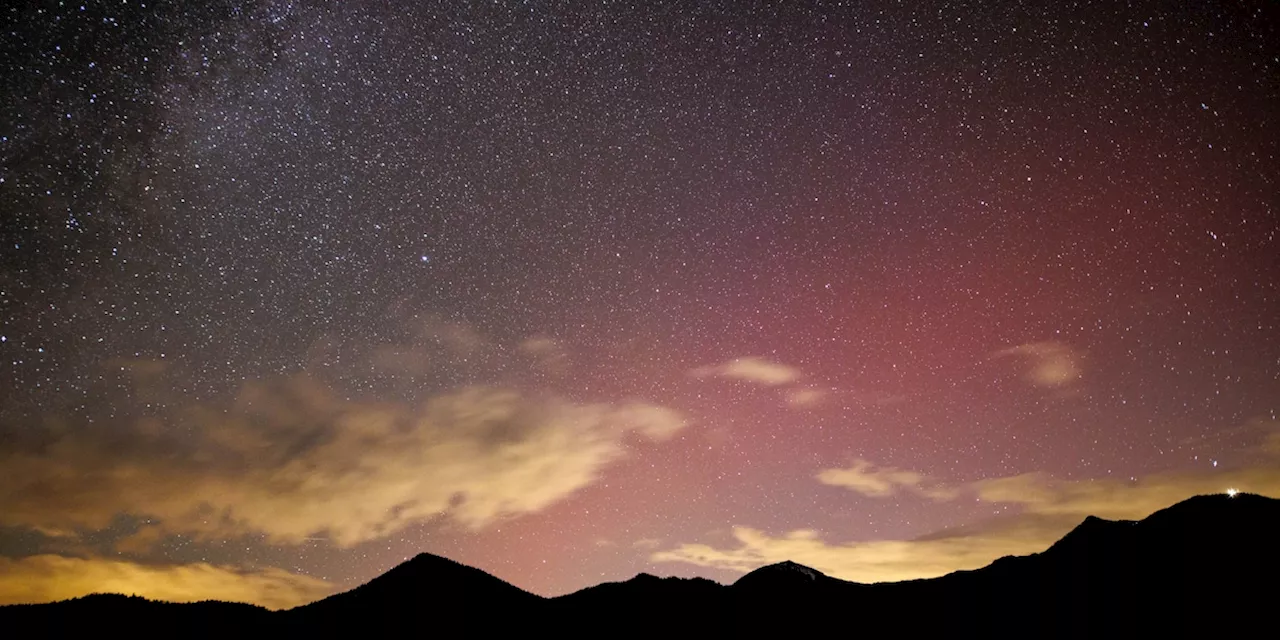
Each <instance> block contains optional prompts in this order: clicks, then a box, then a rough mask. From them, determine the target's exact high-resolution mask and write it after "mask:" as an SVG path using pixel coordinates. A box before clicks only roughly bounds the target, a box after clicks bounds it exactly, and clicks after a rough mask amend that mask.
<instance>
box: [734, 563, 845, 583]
mask: <svg viewBox="0 0 1280 640" xmlns="http://www.w3.org/2000/svg"><path fill="white" fill-rule="evenodd" d="M826 580H829V578H828V577H827V575H826V574H825V573H822V572H821V571H818V570H817V569H813V568H811V567H806V566H804V565H802V564H800V563H798V562H792V561H790V560H784V561H782V562H777V563H774V564H769V565H765V566H763V567H760V568H759V569H756V570H754V571H752V572H750V573H748V574H747V575H745V576H742V577H741V578H738V581H737V582H735V583H733V584H734V586H747V587H753V588H754V587H755V586H757V585H777V584H787V585H794V586H799V585H803V584H808V583H816V582H820V581H826Z"/></svg>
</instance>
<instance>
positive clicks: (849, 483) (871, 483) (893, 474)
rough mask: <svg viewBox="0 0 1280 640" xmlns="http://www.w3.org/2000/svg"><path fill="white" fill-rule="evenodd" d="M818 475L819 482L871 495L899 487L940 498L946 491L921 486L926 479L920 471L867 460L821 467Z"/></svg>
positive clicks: (883, 495)
mask: <svg viewBox="0 0 1280 640" xmlns="http://www.w3.org/2000/svg"><path fill="white" fill-rule="evenodd" d="M817 478H818V482H821V483H822V484H826V485H831V486H833V487H844V488H846V489H849V490H852V491H855V492H857V493H861V494H862V495H864V496H871V497H873V498H886V497H889V496H891V495H893V494H894V493H896V492H897V491H898V489H909V490H911V491H915V492H917V493H925V494H927V495H930V496H937V497H939V498H941V497H942V496H944V495H946V493H947V492H945V490H942V491H943V493H938V491H940V490H939V489H936V488H931V487H924V486H922V484H923V483H924V479H925V478H924V476H923V475H920V474H919V473H916V472H914V471H903V470H901V469H895V468H893V467H881V468H879V469H877V468H876V467H875V465H873V464H871V463H870V462H867V461H866V460H854V461H853V465H852V466H850V467H849V468H848V469H823V470H822V471H819V472H818V475H817Z"/></svg>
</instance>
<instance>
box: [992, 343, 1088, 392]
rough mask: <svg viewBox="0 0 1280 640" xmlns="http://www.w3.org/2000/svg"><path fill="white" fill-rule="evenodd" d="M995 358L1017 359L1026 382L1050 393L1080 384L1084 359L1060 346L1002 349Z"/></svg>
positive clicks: (1069, 348)
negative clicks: (1022, 368) (1019, 361)
mask: <svg viewBox="0 0 1280 640" xmlns="http://www.w3.org/2000/svg"><path fill="white" fill-rule="evenodd" d="M992 355H993V357H997V358H1003V357H1018V358H1020V359H1022V360H1023V361H1024V363H1025V367H1026V368H1025V371H1024V373H1023V376H1024V378H1025V379H1026V380H1027V382H1029V383H1031V384H1032V385H1035V386H1037V387H1042V388H1047V389H1065V388H1068V387H1070V386H1072V385H1074V384H1076V382H1078V381H1079V380H1080V377H1081V375H1082V370H1081V361H1082V355H1081V354H1080V353H1079V352H1078V351H1076V350H1074V349H1072V348H1071V347H1069V346H1067V345H1066V344H1063V343H1061V342H1031V343H1027V344H1022V345H1018V346H1016V347H1010V348H1008V349H1002V350H1000V351H997V352H995V353H994V354H992Z"/></svg>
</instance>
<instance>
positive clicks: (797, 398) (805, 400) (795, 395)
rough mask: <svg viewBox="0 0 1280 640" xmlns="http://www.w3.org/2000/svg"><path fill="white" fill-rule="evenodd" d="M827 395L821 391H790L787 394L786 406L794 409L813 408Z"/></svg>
mask: <svg viewBox="0 0 1280 640" xmlns="http://www.w3.org/2000/svg"><path fill="white" fill-rule="evenodd" d="M827 394H828V392H826V391H824V390H822V389H792V390H790V391H788V392H787V404H788V405H790V406H792V407H795V408H808V407H815V406H817V405H819V404H821V403H822V401H823V400H825V399H826V397H827Z"/></svg>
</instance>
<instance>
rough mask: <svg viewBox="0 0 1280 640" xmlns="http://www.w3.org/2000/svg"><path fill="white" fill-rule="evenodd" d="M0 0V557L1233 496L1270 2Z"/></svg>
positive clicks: (1258, 389) (584, 561) (1138, 506)
mask: <svg viewBox="0 0 1280 640" xmlns="http://www.w3.org/2000/svg"><path fill="white" fill-rule="evenodd" d="M19 4H20V5H21V6H15V7H14V8H12V9H5V10H4V17H3V29H2V34H3V35H2V36H0V379H3V380H4V381H5V384H4V386H3V388H2V389H0V477H2V478H3V482H0V602H31V601H41V600H50V599H56V598H62V597H69V596H74V595H81V594H83V593H88V592H91V591H104V590H115V591H131V592H137V593H145V594H148V595H152V596H154V597H168V598H177V599H184V598H185V599H191V598H196V599H199V598H202V597H217V598H223V599H232V600H248V601H253V602H259V603H262V604H265V605H268V606H272V607H284V606H291V605H293V604H296V603H299V602H304V601H307V600H311V599H315V598H318V597H320V596H322V595H324V594H327V593H329V592H332V591H333V590H336V589H341V588H348V587H351V586H354V585H356V584H359V583H361V582H363V581H365V580H368V579H369V578H371V577H372V576H375V575H377V574H379V573H381V572H382V571H385V570H386V569H387V568H389V567H391V566H393V565H394V564H396V563H398V562H400V561H402V560H403V559H405V558H406V557H409V556H411V555H413V554H415V553H418V552H420V551H427V552H432V553H436V554H440V555H445V556H448V557H451V558H453V559H456V560H458V561H460V562H464V563H467V564H471V565H474V566H477V567H480V568H482V569H485V570H486V571H489V572H491V573H494V574H495V575H497V576H499V577H501V578H503V579H505V580H508V581H510V582H512V583H514V584H516V585H517V586H520V587H522V588H525V589H529V590H531V591H534V592H536V593H540V594H544V595H553V594H560V593H565V592H569V591H572V590H575V589H578V588H581V587H584V586H587V585H590V584H593V583H596V582H600V581H604V580H619V579H625V578H627V577H629V576H631V575H633V574H634V573H636V572H638V571H649V572H652V573H657V574H662V575H704V576H708V577H711V578H714V579H717V580H721V581H729V580H732V579H734V577H735V576H737V575H739V574H740V573H741V572H743V571H746V570H749V569H751V568H753V567H755V566H759V565H761V564H765V563H767V562H774V561H778V560H782V559H793V560H796V561H797V562H801V563H803V564H807V565H809V566H813V567H815V568H818V569H821V570H824V571H826V572H828V573H830V574H832V575H837V576H839V577H843V578H848V579H853V580H864V581H873V580H894V579H903V578H911V577H921V576H933V575H940V574H942V573H946V572H948V571H951V570H955V569H960V568H974V567H977V566H981V565H983V564H985V563H987V562H990V561H991V560H992V559H994V558H996V557H999V556H1001V555H1006V554H1008V553H1030V552H1034V551H1038V550H1041V549H1043V548H1044V547H1045V546H1046V545H1047V544H1049V543H1050V542H1052V541H1053V540H1054V539H1056V538H1057V537H1059V536H1060V535H1062V533H1064V532H1065V531H1067V530H1069V529H1070V528H1071V526H1073V525H1074V524H1075V523H1077V522H1078V521H1079V520H1080V519H1082V518H1083V517H1084V516H1085V515H1087V514H1091V513H1093V514H1097V515H1101V516H1104V517H1115V518H1135V517H1142V516H1144V515H1146V514H1148V513H1150V512H1151V511H1153V510H1155V509H1158V508H1161V507H1163V506H1167V505H1169V504H1171V503H1173V502H1176V501H1178V500H1180V499H1183V498H1185V497H1188V496H1190V495H1194V494H1196V493H1208V492H1220V491H1226V490H1227V489H1228V488H1234V489H1238V490H1241V491H1252V492H1256V493H1264V494H1268V495H1273V496H1277V495H1280V460H1278V459H1277V457H1276V456H1277V455H1280V422H1277V417H1276V412H1277V409H1278V408H1280V341H1277V340H1276V339H1275V336H1276V335H1277V331H1278V327H1277V325H1278V324H1280V278H1278V277H1277V276H1280V238H1278V237H1277V230H1278V229H1280V216H1278V215H1277V211H1276V208H1277V193H1278V191H1277V178H1280V159H1278V158H1277V151H1278V147H1280V131H1278V130H1277V126H1278V125H1277V118H1276V114H1277V111H1276V105H1280V29H1277V27H1278V25H1280V21H1278V19H1277V18H1278V17H1280V16H1278V15H1277V8H1276V7H1275V6H1274V3H1270V2H1263V1H1261V0H1257V1H1245V2H1230V3H1210V4H1201V3H1174V2H1144V1H1135V2H1129V3H1127V4H1123V5H1121V4H1119V3H1114V2H1079V3H1072V2H1039V3H1037V2H1024V3H1016V4H1015V3H1007V2H991V3H968V2H946V3H930V2H926V3H894V2H861V3H844V4H845V6H839V5H838V4H837V3H817V2H815V3H809V2H795V3H792V2H785V3H782V2H779V3H764V2H698V3H694V2H684V3H662V2H653V3H647V2H646V3H634V6H633V5H631V4H626V3H613V2H591V3H587V2H565V3H559V2H519V3H516V2H511V3H506V2H497V3H456V2H442V3H433V2H414V3H383V2H378V3H366V2H341V3H338V2H333V3H324V2H315V3H303V2H296V3H290V2H280V1H272V0H262V1H260V2H254V1H252V0H246V1H244V2H206V3H194V2H193V3H187V2H182V3H162V2H148V3H141V2H137V0H130V1H129V2H85V3H83V5H81V4H79V3H75V2H71V3H50V2H44V3H36V2H32V3H19ZM849 5H852V6H849ZM6 575H7V576H9V579H6V578H4V577H3V576H6Z"/></svg>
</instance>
